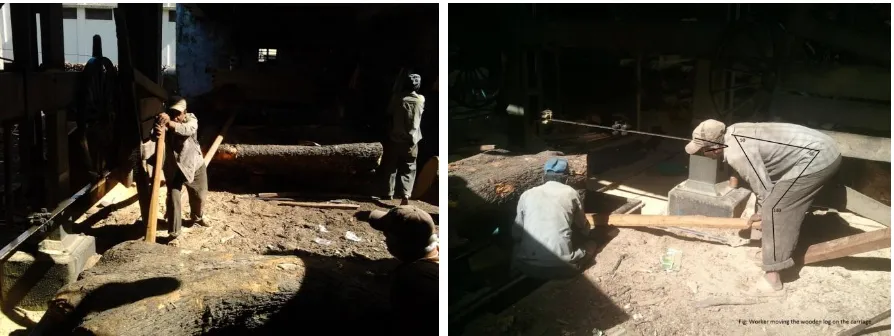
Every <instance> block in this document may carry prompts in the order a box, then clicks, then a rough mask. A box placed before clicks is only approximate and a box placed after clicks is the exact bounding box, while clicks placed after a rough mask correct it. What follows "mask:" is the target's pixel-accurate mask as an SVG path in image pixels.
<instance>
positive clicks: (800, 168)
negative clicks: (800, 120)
mask: <svg viewBox="0 0 894 336" xmlns="http://www.w3.org/2000/svg"><path fill="white" fill-rule="evenodd" d="M692 137H693V140H692V141H691V142H689V144H687V145H686V153H688V154H689V155H694V154H696V153H698V152H703V153H704V154H705V156H708V157H711V158H715V159H718V158H723V160H724V161H725V162H726V163H727V164H729V165H730V167H732V168H733V169H735V170H736V172H737V173H739V175H740V176H742V177H743V178H744V179H745V180H746V181H747V182H748V184H750V185H751V189H752V190H753V191H754V193H755V195H756V197H757V204H758V205H759V209H758V210H757V212H756V213H755V214H754V215H753V216H752V217H751V218H750V220H749V224H750V223H753V222H756V221H761V231H762V235H761V236H762V237H761V259H762V264H763V267H762V268H763V270H764V272H765V274H764V276H763V277H762V278H761V279H758V281H757V283H756V284H754V285H753V286H752V287H751V288H750V289H748V291H747V292H746V294H750V295H755V296H765V295H780V294H782V289H783V287H782V280H781V279H780V277H779V271H781V270H784V269H787V268H790V267H792V266H793V265H794V261H792V251H793V250H794V249H795V245H797V243H798V234H799V232H800V229H801V222H802V221H803V220H804V216H805V213H806V212H807V210H808V208H809V207H810V205H811V203H813V200H814V198H816V195H817V193H818V192H819V190H820V189H821V188H822V187H823V185H824V184H825V183H826V182H827V181H829V179H830V178H832V176H834V175H835V173H836V172H837V171H838V167H839V165H840V164H841V153H840V152H839V151H838V144H837V143H836V142H835V140H833V139H832V138H831V137H829V136H828V135H825V134H823V133H821V132H819V131H816V130H813V129H810V128H807V127H804V126H801V125H795V124H784V123H739V124H732V125H729V126H726V125H724V124H723V123H722V122H720V121H717V120H706V121H704V122H702V123H701V124H699V125H698V126H697V127H696V128H695V130H694V131H693V132H692Z"/></svg>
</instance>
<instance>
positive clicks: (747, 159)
mask: <svg viewBox="0 0 894 336" xmlns="http://www.w3.org/2000/svg"><path fill="white" fill-rule="evenodd" d="M724 144H726V145H727V146H729V147H727V148H726V149H724V151H723V156H724V160H725V161H726V163H727V164H729V165H730V167H732V168H733V169H735V170H736V172H737V173H739V175H741V176H742V177H743V178H744V179H745V180H746V181H747V182H748V184H750V185H751V189H752V191H754V193H755V195H757V197H758V198H759V199H761V200H763V199H766V196H767V195H769V193H770V191H772V190H773V186H774V185H775V184H776V182H778V181H785V180H794V179H795V178H797V177H798V176H801V175H809V174H813V173H816V172H818V171H820V170H823V169H825V168H826V167H828V166H829V165H831V164H832V163H833V162H834V161H835V160H836V159H838V158H839V157H840V156H841V153H840V152H839V150H838V143H837V142H836V141H835V140H834V139H832V138H831V137H829V136H828V135H826V134H824V133H822V132H820V131H817V130H814V129H812V128H809V127H804V126H801V125H796V124H786V123H738V124H733V125H730V126H729V127H727V130H726V134H725V135H724Z"/></svg>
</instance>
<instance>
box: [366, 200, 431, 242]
mask: <svg viewBox="0 0 894 336" xmlns="http://www.w3.org/2000/svg"><path fill="white" fill-rule="evenodd" d="M369 224H370V226H372V228H373V229H376V230H379V231H382V232H384V233H386V234H390V235H394V236H397V237H400V239H401V241H404V242H408V243H413V242H418V243H419V245H420V248H425V249H426V252H431V250H433V249H434V248H436V247H437V241H438V239H437V234H436V233H435V221H434V220H433V219H432V218H431V215H429V214H428V213H427V212H425V211H422V210H420V209H419V208H417V207H414V206H411V205H401V206H397V207H394V208H392V209H391V210H389V211H387V212H386V211H382V210H373V211H372V212H370V214H369Z"/></svg>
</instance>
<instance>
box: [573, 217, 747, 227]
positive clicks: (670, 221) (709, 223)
mask: <svg viewBox="0 0 894 336" xmlns="http://www.w3.org/2000/svg"><path fill="white" fill-rule="evenodd" d="M586 216H587V222H589V223H590V226H591V227H596V226H600V225H611V226H624V227H668V226H678V227H696V228H712V229H747V228H748V220H747V219H744V218H718V217H707V216H664V215H628V214H611V215H604V214H587V215H586ZM759 225H760V222H756V223H755V224H752V227H759Z"/></svg>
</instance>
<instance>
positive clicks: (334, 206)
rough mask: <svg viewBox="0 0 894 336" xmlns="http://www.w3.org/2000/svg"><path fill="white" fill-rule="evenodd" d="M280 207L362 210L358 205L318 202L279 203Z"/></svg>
mask: <svg viewBox="0 0 894 336" xmlns="http://www.w3.org/2000/svg"><path fill="white" fill-rule="evenodd" d="M277 204H278V205H292V206H300V207H308V208H328V209H348V210H354V209H358V208H360V206H359V205H357V204H339V203H317V202H292V201H279V202H277Z"/></svg>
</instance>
